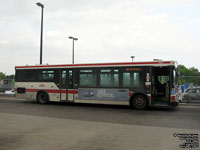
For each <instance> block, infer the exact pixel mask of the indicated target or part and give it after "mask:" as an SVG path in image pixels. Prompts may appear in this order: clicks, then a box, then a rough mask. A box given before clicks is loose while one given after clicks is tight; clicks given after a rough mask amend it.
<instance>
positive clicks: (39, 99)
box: [37, 92, 49, 104]
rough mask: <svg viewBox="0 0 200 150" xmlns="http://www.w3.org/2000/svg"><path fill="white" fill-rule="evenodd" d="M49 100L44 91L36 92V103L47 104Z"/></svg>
mask: <svg viewBox="0 0 200 150" xmlns="http://www.w3.org/2000/svg"><path fill="white" fill-rule="evenodd" d="M48 101H49V97H48V95H47V94H46V93H45V92H39V93H38V94H37V103H39V104H47V103H48Z"/></svg>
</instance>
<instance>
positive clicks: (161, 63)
mask: <svg viewBox="0 0 200 150" xmlns="http://www.w3.org/2000/svg"><path fill="white" fill-rule="evenodd" d="M176 64H177V62H176V61H147V62H114V63H91V64H62V65H48V64H46V65H35V66H28V65H27V66H16V67H15V68H16V69H42V68H43V69H45V68H46V69H48V68H86V67H115V66H116V67H123V66H175V65H176Z"/></svg>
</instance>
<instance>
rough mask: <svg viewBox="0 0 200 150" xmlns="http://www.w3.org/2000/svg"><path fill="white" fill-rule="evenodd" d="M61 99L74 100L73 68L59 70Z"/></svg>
mask: <svg viewBox="0 0 200 150" xmlns="http://www.w3.org/2000/svg"><path fill="white" fill-rule="evenodd" d="M60 94H61V101H74V89H73V70H72V69H65V70H62V71H61V92H60Z"/></svg>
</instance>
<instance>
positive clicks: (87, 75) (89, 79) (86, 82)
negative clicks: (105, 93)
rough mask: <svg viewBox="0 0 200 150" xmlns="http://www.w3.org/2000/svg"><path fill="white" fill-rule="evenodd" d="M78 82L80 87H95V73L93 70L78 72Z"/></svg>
mask: <svg viewBox="0 0 200 150" xmlns="http://www.w3.org/2000/svg"><path fill="white" fill-rule="evenodd" d="M79 82H80V86H82V87H90V86H91V87H95V86H96V73H95V72H94V71H93V70H80V75H79Z"/></svg>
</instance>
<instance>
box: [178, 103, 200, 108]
mask: <svg viewBox="0 0 200 150" xmlns="http://www.w3.org/2000/svg"><path fill="white" fill-rule="evenodd" d="M179 106H197V107H200V103H179Z"/></svg>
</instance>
